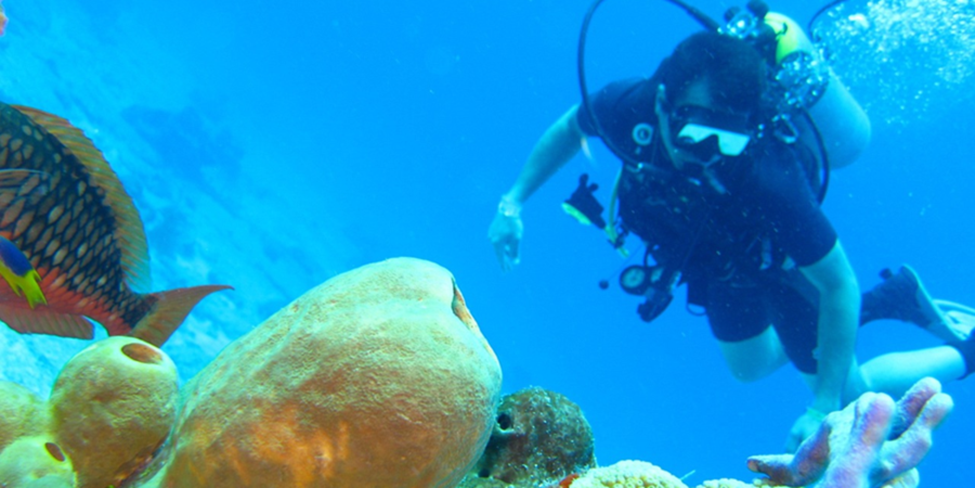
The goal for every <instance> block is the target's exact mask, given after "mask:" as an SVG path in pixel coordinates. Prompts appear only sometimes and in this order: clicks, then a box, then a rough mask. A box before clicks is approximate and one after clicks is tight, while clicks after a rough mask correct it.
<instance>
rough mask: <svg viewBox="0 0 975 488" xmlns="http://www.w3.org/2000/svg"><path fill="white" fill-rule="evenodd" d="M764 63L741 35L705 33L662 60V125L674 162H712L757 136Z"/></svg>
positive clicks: (659, 95) (738, 150) (680, 165)
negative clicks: (756, 128)
mask: <svg viewBox="0 0 975 488" xmlns="http://www.w3.org/2000/svg"><path fill="white" fill-rule="evenodd" d="M765 65H766V63H765V61H764V60H763V59H762V58H761V56H760V55H759V53H758V52H757V51H756V50H755V48H753V47H752V46H751V45H750V44H748V43H747V42H745V41H742V40H740V39H736V38H733V37H730V36H725V35H721V34H718V33H716V32H701V33H698V34H694V35H693V36H691V37H689V38H687V39H686V40H684V41H683V42H681V43H680V45H678V46H677V48H676V49H675V50H674V53H673V54H672V55H671V56H670V57H669V58H667V59H666V60H664V62H663V63H662V65H661V68H660V71H661V86H660V87H659V89H658V92H657V103H656V112H657V120H658V127H659V128H660V133H661V135H662V136H663V137H662V139H663V141H664V145H665V147H666V148H667V153H668V154H669V155H670V156H671V160H672V161H673V162H674V165H675V166H676V167H677V168H678V169H681V168H683V167H684V166H685V165H686V164H688V163H692V164H698V165H702V164H703V165H708V164H711V163H714V162H717V161H719V160H721V159H723V158H724V157H735V156H738V155H740V154H741V153H742V152H744V150H745V148H746V147H747V145H748V143H749V142H750V140H751V139H752V138H753V137H754V133H755V127H756V126H757V121H758V120H759V118H760V115H761V112H762V110H761V105H762V95H763V92H764V91H765V83H766V81H765V80H766V74H765V69H766V67H765Z"/></svg>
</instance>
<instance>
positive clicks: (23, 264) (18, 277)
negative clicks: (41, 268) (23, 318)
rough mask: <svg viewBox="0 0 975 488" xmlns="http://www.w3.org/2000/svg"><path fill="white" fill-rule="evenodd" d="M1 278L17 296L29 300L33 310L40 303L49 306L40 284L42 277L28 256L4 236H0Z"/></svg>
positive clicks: (28, 302)
mask: <svg viewBox="0 0 975 488" xmlns="http://www.w3.org/2000/svg"><path fill="white" fill-rule="evenodd" d="M0 276H2V277H3V279H4V280H5V281H6V282H7V284H8V285H10V288H11V289H12V290H13V291H14V293H16V294H17V296H19V297H24V298H25V299H26V300H27V305H29V306H30V308H31V309H33V308H34V306H35V305H37V304H38V303H43V304H47V298H45V297H44V292H43V291H41V285H40V284H38V282H39V281H40V280H41V276H40V275H39V274H37V270H36V269H34V267H33V266H32V265H31V264H30V261H28V260H27V256H24V253H22V252H20V249H17V246H15V245H14V243H13V242H10V241H9V240H8V239H7V238H5V237H3V236H0Z"/></svg>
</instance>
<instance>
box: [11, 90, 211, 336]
mask: <svg viewBox="0 0 975 488" xmlns="http://www.w3.org/2000/svg"><path fill="white" fill-rule="evenodd" d="M4 174H9V176H8V177H7V180H9V181H8V182H7V183H6V184H4V181H3V175H4ZM0 237H3V238H6V239H7V240H9V242H10V243H11V244H12V246H10V247H11V248H12V249H17V250H19V251H22V252H23V255H24V256H25V257H26V259H27V261H28V263H29V265H31V266H32V267H33V268H34V269H35V270H36V273H37V276H39V288H40V290H41V291H42V292H43V296H45V297H46V301H47V306H46V307H45V306H38V307H34V306H33V305H34V303H36V302H34V303H32V302H31V301H30V300H31V299H30V297H28V299H27V300H24V299H22V298H21V299H19V300H15V299H12V298H13V297H9V296H8V297H7V298H4V296H3V293H0V320H2V321H4V322H6V323H7V325H9V326H10V327H11V328H13V329H15V330H17V331H18V332H21V333H46V334H54V335H61V336H68V337H83V338H90V337H91V336H92V325H91V323H90V322H88V321H87V320H85V319H84V317H89V318H91V319H93V320H95V321H97V322H99V323H100V324H102V325H103V326H104V327H105V328H106V330H107V331H108V333H109V334H111V335H119V334H132V335H135V336H137V337H140V338H149V339H152V340H151V341H150V342H152V341H158V342H159V344H157V345H160V344H161V343H162V341H165V340H166V339H167V338H168V337H169V335H170V334H171V333H172V332H173V331H174V330H175V329H176V327H178V326H179V324H180V323H182V321H183V320H184V319H185V317H186V315H187V314H188V313H189V312H190V310H191V309H192V308H193V307H194V306H195V305H196V303H197V302H199V300H201V299H203V297H205V296H207V295H208V294H210V293H212V292H214V291H217V290H222V289H226V288H229V287H226V286H202V287H192V288H185V289H179V290H170V291H167V292H159V293H149V294H143V293H139V292H137V291H136V290H143V289H145V288H147V287H148V283H149V281H150V276H149V268H148V248H147V244H146V237H145V232H144V230H143V227H142V220H141V218H140V217H139V213H138V210H137V209H136V208H135V206H134V204H133V202H132V199H131V197H129V195H128V193H126V191H125V189H124V187H123V186H122V183H121V182H120V181H119V179H118V177H117V176H116V175H115V172H114V171H113V170H112V169H111V167H110V166H109V165H108V163H107V162H106V161H105V159H104V157H103V156H102V154H101V152H100V151H99V150H98V149H97V148H95V146H94V144H92V142H91V141H90V140H89V139H88V138H87V137H86V136H85V135H84V134H83V133H82V132H81V131H80V130H78V129H76V128H75V127H73V126H72V125H71V124H70V123H68V122H67V121H66V120H64V119H62V118H60V117H58V116H55V115H52V114H48V113H45V112H41V111H39V110H35V109H31V108H28V107H21V106H11V105H6V104H3V103H0ZM2 250H3V249H2V247H0V251H2ZM18 269H21V268H18ZM0 274H2V270H0ZM4 277H6V276H4ZM16 283H18V284H19V283H20V282H16ZM11 287H12V288H14V291H15V292H16V290H17V289H16V288H15V287H14V284H13V283H12V284H11ZM8 295H9V294H8ZM25 302H26V303H25ZM147 340H148V339H147Z"/></svg>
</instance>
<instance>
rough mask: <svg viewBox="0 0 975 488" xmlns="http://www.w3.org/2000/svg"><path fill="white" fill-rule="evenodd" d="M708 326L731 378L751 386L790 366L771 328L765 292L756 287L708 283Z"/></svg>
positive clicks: (780, 343) (777, 337) (761, 288)
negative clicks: (782, 367) (748, 383)
mask: <svg viewBox="0 0 975 488" xmlns="http://www.w3.org/2000/svg"><path fill="white" fill-rule="evenodd" d="M705 309H706V310H707V315H708V324H709V325H710V326H711V333H712V334H714V337H715V338H716V339H717V340H718V345H719V346H720V348H721V353H722V354H723V355H724V359H725V362H726V363H727V364H728V369H729V370H731V374H732V376H734V377H735V378H736V379H738V380H739V381H744V382H751V381H755V380H758V379H761V378H764V377H766V376H768V375H769V374H771V373H772V372H773V371H775V370H777V369H779V368H780V367H781V366H783V365H784V364H786V363H787V362H789V358H788V356H787V355H786V353H785V349H784V348H783V346H782V342H781V341H780V340H779V336H778V335H777V334H776V332H775V330H774V329H773V328H772V327H771V325H770V318H769V307H768V300H767V290H766V289H764V288H763V287H759V286H748V287H743V286H734V285H732V284H730V283H711V284H709V286H708V288H707V305H706V307H705Z"/></svg>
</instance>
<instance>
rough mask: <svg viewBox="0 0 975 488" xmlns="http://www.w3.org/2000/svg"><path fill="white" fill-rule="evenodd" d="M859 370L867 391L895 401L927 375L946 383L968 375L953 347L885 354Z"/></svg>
mask: <svg viewBox="0 0 975 488" xmlns="http://www.w3.org/2000/svg"><path fill="white" fill-rule="evenodd" d="M860 370H861V373H862V375H863V379H864V381H865V382H866V387H867V389H868V390H870V391H875V392H883V393H886V394H888V395H890V396H892V397H894V398H898V397H900V396H901V395H903V394H904V393H905V392H907V390H909V389H910V388H911V386H912V385H914V383H917V382H918V381H919V380H920V379H921V378H924V377H927V376H930V377H933V378H935V379H937V380H938V381H940V382H942V383H947V382H949V381H954V380H957V379H959V378H962V377H964V376H965V375H966V374H967V367H966V365H965V358H964V357H963V356H962V354H961V352H959V350H958V349H957V348H955V347H952V346H938V347H932V348H928V349H919V350H917V351H907V352H894V353H888V354H884V355H881V356H877V357H875V358H873V359H871V360H870V361H867V362H866V363H864V364H863V366H861V367H860ZM854 398H855V397H854ZM852 399H853V398H850V400H852Z"/></svg>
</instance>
